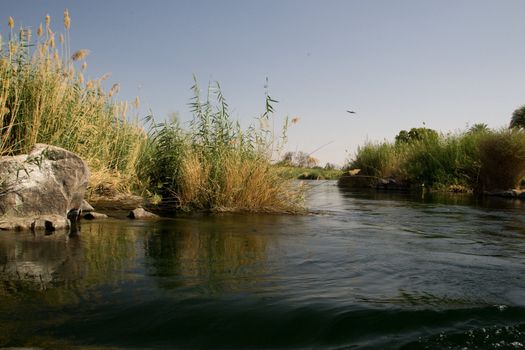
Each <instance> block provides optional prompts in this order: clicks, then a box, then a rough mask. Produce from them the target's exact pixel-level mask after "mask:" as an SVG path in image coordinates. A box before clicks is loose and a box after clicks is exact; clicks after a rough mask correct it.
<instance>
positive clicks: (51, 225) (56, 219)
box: [0, 215, 69, 231]
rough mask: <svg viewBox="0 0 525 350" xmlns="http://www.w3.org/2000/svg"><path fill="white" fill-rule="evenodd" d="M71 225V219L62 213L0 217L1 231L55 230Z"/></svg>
mask: <svg viewBox="0 0 525 350" xmlns="http://www.w3.org/2000/svg"><path fill="white" fill-rule="evenodd" d="M68 227H69V221H68V220H67V218H66V217H65V216H61V215H40V216H36V217H26V218H24V217H0V231H25V230H33V231H55V230H58V229H66V228H68Z"/></svg>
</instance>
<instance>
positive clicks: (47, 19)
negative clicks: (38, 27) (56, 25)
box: [46, 14, 51, 29]
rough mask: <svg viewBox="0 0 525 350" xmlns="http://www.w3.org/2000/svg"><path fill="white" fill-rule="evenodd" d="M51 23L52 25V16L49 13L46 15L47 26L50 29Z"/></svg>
mask: <svg viewBox="0 0 525 350" xmlns="http://www.w3.org/2000/svg"><path fill="white" fill-rule="evenodd" d="M50 25H51V16H50V15H49V14H47V15H46V28H47V29H49V26H50Z"/></svg>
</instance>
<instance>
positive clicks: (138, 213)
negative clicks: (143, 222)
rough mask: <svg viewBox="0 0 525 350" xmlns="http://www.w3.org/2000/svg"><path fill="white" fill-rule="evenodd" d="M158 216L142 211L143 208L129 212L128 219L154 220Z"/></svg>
mask: <svg viewBox="0 0 525 350" xmlns="http://www.w3.org/2000/svg"><path fill="white" fill-rule="evenodd" d="M158 217H159V216H158V215H157V214H153V213H150V212H149V211H146V210H144V208H136V209H134V210H132V211H130V212H129V214H128V218H131V219H156V218H158Z"/></svg>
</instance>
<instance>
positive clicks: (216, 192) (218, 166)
mask: <svg viewBox="0 0 525 350" xmlns="http://www.w3.org/2000/svg"><path fill="white" fill-rule="evenodd" d="M193 91H194V97H193V98H192V101H191V104H190V105H191V109H192V112H193V115H194V117H193V120H192V122H191V125H190V129H189V130H184V129H182V128H181V127H180V125H179V124H178V123H162V124H158V125H155V126H154V127H153V128H152V132H151V135H150V143H149V146H148V148H147V149H148V151H147V152H146V153H145V156H144V158H143V159H142V164H141V167H140V168H141V169H142V171H143V175H142V177H143V178H145V179H148V182H149V183H150V190H151V191H152V192H155V193H158V194H160V195H161V196H162V198H163V203H165V204H169V205H170V206H171V207H175V208H179V209H184V210H191V209H205V210H210V211H249V212H297V211H300V210H302V209H301V208H302V207H301V200H302V197H301V193H300V189H298V188H296V187H294V186H292V185H290V183H289V182H288V181H285V180H283V179H282V178H281V177H280V176H279V174H278V172H277V169H276V168H275V167H273V166H272V165H271V163H270V159H271V156H272V153H273V152H274V151H275V149H276V148H278V147H280V146H279V142H278V141H276V138H275V137H273V134H270V133H268V132H267V130H266V129H264V128H263V129H259V128H255V127H253V126H251V127H249V128H248V129H246V130H243V129H242V128H241V127H240V125H239V124H238V123H234V122H233V121H232V120H231V118H230V114H229V109H228V104H227V103H226V100H225V98H224V96H223V95H222V92H221V89H220V86H219V85H218V84H216V85H214V86H210V87H209V88H208V94H207V97H206V99H205V100H203V99H202V98H201V94H200V90H199V87H198V85H197V83H195V84H194V86H193ZM273 101H274V100H272V99H271V98H270V97H269V96H267V101H266V102H267V103H266V111H265V113H264V114H263V115H262V116H261V119H262V120H263V121H267V120H268V119H269V118H271V114H272V113H273V106H272V102H273ZM261 124H262V123H261ZM283 135H285V131H283Z"/></svg>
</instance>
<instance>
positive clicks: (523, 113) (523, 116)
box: [509, 105, 525, 129]
mask: <svg viewBox="0 0 525 350" xmlns="http://www.w3.org/2000/svg"><path fill="white" fill-rule="evenodd" d="M509 128H511V129H512V128H519V129H525V105H523V106H521V107H519V108H518V109H516V110H515V111H514V112H513V113H512V118H511V119H510V125H509Z"/></svg>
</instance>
